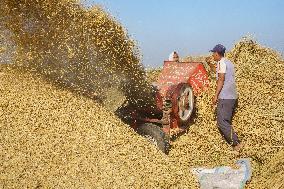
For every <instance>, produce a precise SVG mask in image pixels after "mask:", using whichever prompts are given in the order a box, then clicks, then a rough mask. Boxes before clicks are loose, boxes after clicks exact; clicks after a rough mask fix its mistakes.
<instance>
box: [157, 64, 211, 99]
mask: <svg viewBox="0 0 284 189" xmlns="http://www.w3.org/2000/svg"><path fill="white" fill-rule="evenodd" d="M179 83H188V84H189V85H191V86H192V88H193V90H194V93H195V94H196V95H197V94H199V93H200V92H201V91H203V90H204V89H205V88H206V87H207V86H208V85H209V80H208V77H207V73H206V70H205V68H204V67H203V65H202V63H200V62H180V63H176V62H170V61H165V62H164V67H163V70H162V72H161V74H160V76H159V78H158V86H159V91H160V94H161V95H162V96H163V97H165V96H166V94H167V92H168V90H170V87H171V86H173V85H178V84H179Z"/></svg>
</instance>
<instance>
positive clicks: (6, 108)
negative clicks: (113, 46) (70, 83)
mask: <svg viewBox="0 0 284 189" xmlns="http://www.w3.org/2000/svg"><path fill="white" fill-rule="evenodd" d="M0 79H1V83H0V91H1V93H0V136H1V140H0V147H1V150H0V170H1V171H0V187H1V188H56V187H58V188H189V189H191V188H195V186H196V182H195V181H194V179H193V176H192V175H191V174H190V173H189V170H188V169H186V170H184V169H181V168H180V167H179V166H178V165H177V164H175V163H171V162H170V160H169V158H167V157H166V156H165V155H164V154H162V153H161V152H160V151H158V150H156V149H155V147H154V146H153V145H152V144H150V143H149V142H148V141H146V140H145V139H144V138H143V137H141V136H139V135H138V134H136V133H135V132H134V131H133V130H132V129H131V128H129V127H128V126H127V125H125V124H123V123H122V122H121V121H120V120H119V119H118V118H116V117H115V115H114V114H113V113H111V112H109V111H107V110H106V109H105V108H104V107H102V106H101V105H100V104H97V103H95V102H94V101H93V100H91V99H89V98H86V97H83V96H81V95H76V94H74V93H71V92H69V91H66V90H65V89H63V88H61V87H55V86H53V85H52V84H50V83H48V82H46V81H44V80H43V78H42V77H41V76H40V75H35V74H34V73H29V72H20V71H18V70H14V69H12V70H10V69H7V68H2V66H1V68H0Z"/></svg>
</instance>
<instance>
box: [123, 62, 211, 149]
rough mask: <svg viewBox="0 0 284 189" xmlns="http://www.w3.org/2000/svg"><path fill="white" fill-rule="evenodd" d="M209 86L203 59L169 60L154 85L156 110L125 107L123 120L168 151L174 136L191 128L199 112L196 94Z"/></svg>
mask: <svg viewBox="0 0 284 189" xmlns="http://www.w3.org/2000/svg"><path fill="white" fill-rule="evenodd" d="M208 85H209V80H208V76H207V72H206V70H205V68H204V66H203V64H202V63H201V62H179V63H177V62H170V61H165V62H164V66H163V69H162V71H161V73H160V75H159V77H158V80H157V83H154V84H153V91H154V93H153V95H154V96H155V100H156V107H155V108H154V109H155V110H154V111H149V110H147V109H145V108H144V109H139V108H136V109H135V108H131V107H127V106H122V107H120V108H119V110H118V112H120V113H119V114H118V115H120V116H121V115H123V116H122V117H121V118H122V120H124V121H125V122H126V123H128V124H130V125H131V126H132V127H133V128H134V129H135V130H136V131H137V132H138V133H139V134H141V135H143V136H145V137H146V138H147V139H149V140H150V141H151V142H152V143H154V144H155V145H156V146H157V147H158V148H159V149H160V150H162V151H163V152H164V153H166V154H167V153H168V152H169V148H170V139H171V138H173V136H177V135H179V134H181V133H184V131H186V129H187V128H188V127H189V125H190V122H191V121H192V117H193V114H194V112H195V97H196V96H197V95H198V94H200V93H201V92H202V91H204V90H205V89H206V88H207V87H208ZM121 112H123V113H122V114H121Z"/></svg>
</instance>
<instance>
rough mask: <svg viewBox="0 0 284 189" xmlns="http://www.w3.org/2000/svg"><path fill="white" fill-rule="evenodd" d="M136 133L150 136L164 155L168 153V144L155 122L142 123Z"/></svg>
mask: <svg viewBox="0 0 284 189" xmlns="http://www.w3.org/2000/svg"><path fill="white" fill-rule="evenodd" d="M137 133H139V134H140V135H142V136H147V135H149V136H151V137H153V139H154V140H155V141H156V142H157V148H158V149H159V150H161V151H162V152H163V153H165V154H166V155H168V154H169V150H170V144H169V141H168V139H167V137H166V134H165V133H164V131H163V130H162V129H161V128H160V127H159V126H158V125H156V124H153V123H144V124H142V125H140V126H139V127H138V129H137Z"/></svg>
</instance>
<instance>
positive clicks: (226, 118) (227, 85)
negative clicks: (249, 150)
mask: <svg viewBox="0 0 284 189" xmlns="http://www.w3.org/2000/svg"><path fill="white" fill-rule="evenodd" d="M225 51H226V48H225V47H224V46H223V45H221V44H218V45H216V46H215V47H214V48H213V49H212V50H211V52H212V53H213V59H214V61H216V62H217V65H216V66H215V65H213V64H212V63H211V62H210V61H209V59H206V61H207V63H209V65H210V67H211V68H213V70H214V71H216V77H217V88H216V92H215V96H214V98H213V99H212V101H213V105H216V104H217V125H218V128H219V130H220V132H221V134H222V135H223V136H224V138H225V140H226V141H227V142H228V143H229V144H230V145H232V146H233V149H234V150H236V151H240V149H241V147H242V145H241V143H240V141H239V138H238V136H237V134H236V133H235V131H234V129H233V127H232V117H233V113H234V111H235V108H236V105H237V99H238V96H237V87H236V81H235V67H234V64H233V63H232V62H231V61H230V60H228V59H226V58H225V57H224V55H225Z"/></svg>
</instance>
